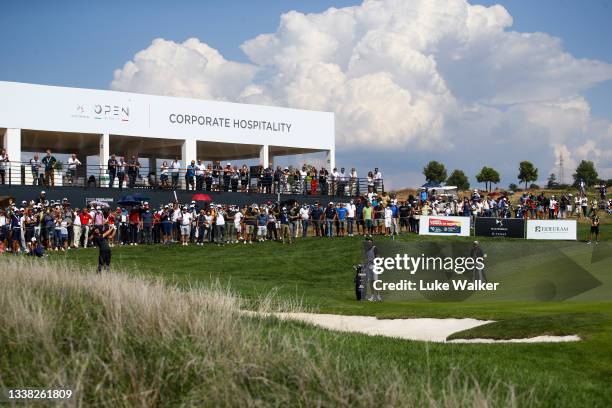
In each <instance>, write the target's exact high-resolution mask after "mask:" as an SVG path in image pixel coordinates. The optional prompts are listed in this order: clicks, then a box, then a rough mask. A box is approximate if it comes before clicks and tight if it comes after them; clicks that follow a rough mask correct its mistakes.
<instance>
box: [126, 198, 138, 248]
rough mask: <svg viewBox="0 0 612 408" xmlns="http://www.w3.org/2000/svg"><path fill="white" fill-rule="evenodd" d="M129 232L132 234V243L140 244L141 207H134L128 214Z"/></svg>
mask: <svg viewBox="0 0 612 408" xmlns="http://www.w3.org/2000/svg"><path fill="white" fill-rule="evenodd" d="M128 222H129V226H128V234H129V235H130V238H129V243H130V245H138V232H139V231H138V230H139V227H140V209H139V208H137V207H133V208H132V209H131V210H130V212H129V215H128Z"/></svg>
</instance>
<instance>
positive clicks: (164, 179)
mask: <svg viewBox="0 0 612 408" xmlns="http://www.w3.org/2000/svg"><path fill="white" fill-rule="evenodd" d="M169 169H170V167H168V162H167V161H165V160H164V161H163V162H162V164H161V167H160V168H159V182H160V184H161V187H162V188H167V187H168V186H169V185H168V172H169Z"/></svg>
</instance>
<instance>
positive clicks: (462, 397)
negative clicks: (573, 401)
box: [0, 257, 538, 407]
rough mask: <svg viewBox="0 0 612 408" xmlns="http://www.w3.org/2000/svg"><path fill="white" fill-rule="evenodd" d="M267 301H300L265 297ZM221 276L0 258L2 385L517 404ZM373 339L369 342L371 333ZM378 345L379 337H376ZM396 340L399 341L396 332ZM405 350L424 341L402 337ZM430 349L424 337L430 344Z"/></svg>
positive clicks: (526, 393) (166, 401) (105, 400)
mask: <svg viewBox="0 0 612 408" xmlns="http://www.w3.org/2000/svg"><path fill="white" fill-rule="evenodd" d="M259 304H260V305H264V306H266V307H268V308H274V309H278V308H282V309H284V310H295V309H296V305H295V304H286V303H284V302H280V304H279V303H278V302H277V301H275V300H273V298H271V297H268V298H267V299H264V300H263V301H261V302H259ZM240 307H241V300H240V298H238V297H237V296H235V295H234V294H232V293H231V292H229V291H228V290H225V289H223V288H221V287H219V286H218V285H212V286H210V287H199V288H187V289H185V288H181V289H179V288H177V287H172V286H167V285H166V284H164V283H162V282H161V281H152V280H143V279H140V278H136V277H129V276H128V275H127V274H125V273H110V274H104V275H96V274H94V273H91V272H85V271H83V270H79V269H78V268H77V267H75V266H72V265H68V264H65V263H63V264H62V263H46V262H41V261H40V260H29V259H25V258H17V257H3V258H0V312H1V313H0V387H3V388H62V389H72V390H74V392H75V396H74V397H73V398H72V399H71V400H69V401H64V402H63V403H64V404H65V405H68V406H91V405H95V406H112V407H117V406H142V407H152V406H185V405H186V406H308V407H310V406H367V407H371V406H433V407H457V406H480V407H488V406H517V405H533V404H536V403H537V402H538V401H537V400H536V399H535V397H534V395H533V393H532V390H529V389H528V390H523V391H521V392H517V391H516V390H515V388H514V387H513V386H512V385H511V384H508V383H506V382H505V381H503V377H500V378H499V380H487V381H482V380H476V379H475V378H473V377H470V376H468V375H466V374H465V373H463V372H462V371H461V370H459V369H452V370H449V371H447V370H445V371H444V374H443V375H442V372H440V371H439V370H438V369H437V368H435V367H430V365H429V364H428V363H427V364H425V365H424V366H422V365H410V364H409V365H398V364H395V363H393V362H392V361H389V360H387V359H381V358H377V354H376V353H369V352H368V349H367V348H365V349H364V348H362V347H361V346H360V345H362V343H360V341H356V339H362V338H363V336H355V335H352V336H351V335H349V336H345V335H342V334H337V333H330V332H326V331H322V330H318V329H314V328H310V327H304V326H303V325H299V324H292V323H283V322H280V321H278V320H277V319H274V318H265V319H262V318H254V317H248V316H245V315H244V314H243V313H241V312H240ZM366 344H368V343H366ZM369 344H370V346H369V347H371V345H372V343H369ZM397 344H400V343H399V342H397ZM401 344H402V347H405V348H406V349H407V350H408V349H410V348H419V347H422V346H421V345H417V343H412V342H401ZM422 355H423V356H424V357H425V358H426V359H427V361H428V349H427V347H426V346H425V353H424V354H422Z"/></svg>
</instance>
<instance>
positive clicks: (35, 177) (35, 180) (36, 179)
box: [3, 153, 43, 186]
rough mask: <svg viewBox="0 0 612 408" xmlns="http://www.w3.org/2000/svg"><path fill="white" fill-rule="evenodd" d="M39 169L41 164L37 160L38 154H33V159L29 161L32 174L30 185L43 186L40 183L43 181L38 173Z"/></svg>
mask: <svg viewBox="0 0 612 408" xmlns="http://www.w3.org/2000/svg"><path fill="white" fill-rule="evenodd" d="M41 168H42V163H41V161H40V159H39V156H38V153H36V154H34V157H33V158H31V159H30V170H31V172H32V185H33V186H38V185H42V184H43V183H42V182H43V179H42V177H41V173H40V169H41ZM3 184H4V183H3Z"/></svg>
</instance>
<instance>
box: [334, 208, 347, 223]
mask: <svg viewBox="0 0 612 408" xmlns="http://www.w3.org/2000/svg"><path fill="white" fill-rule="evenodd" d="M336 213H337V214H338V219H339V220H340V221H344V220H345V219H346V208H344V207H340V208H338V209H336Z"/></svg>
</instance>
